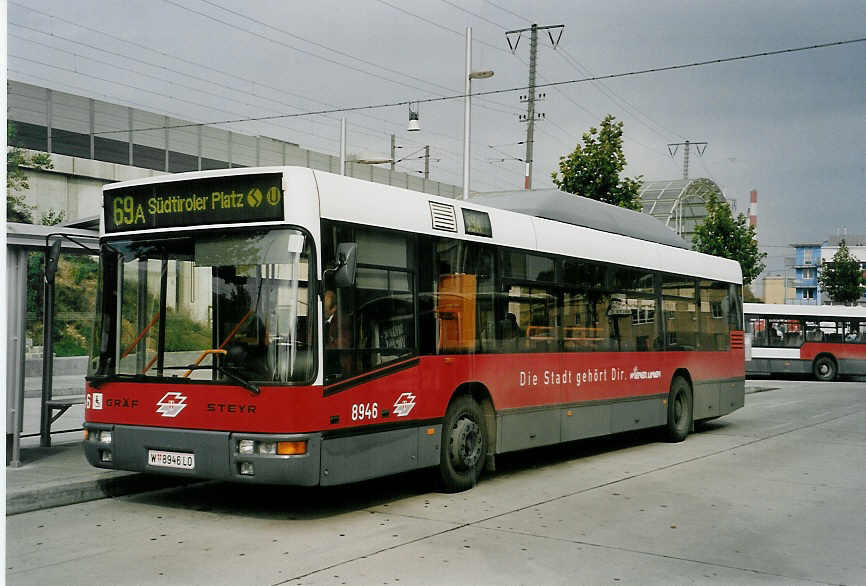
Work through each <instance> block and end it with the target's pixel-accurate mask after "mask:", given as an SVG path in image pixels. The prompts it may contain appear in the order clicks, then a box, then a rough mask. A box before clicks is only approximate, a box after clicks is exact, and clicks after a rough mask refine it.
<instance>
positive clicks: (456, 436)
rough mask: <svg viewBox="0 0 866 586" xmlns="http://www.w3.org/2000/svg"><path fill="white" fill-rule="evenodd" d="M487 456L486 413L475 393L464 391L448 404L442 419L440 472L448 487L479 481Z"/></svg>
mask: <svg viewBox="0 0 866 586" xmlns="http://www.w3.org/2000/svg"><path fill="white" fill-rule="evenodd" d="M486 456H487V428H486V427H485V425H484V415H483V413H482V412H481V407H479V406H478V403H476V402H475V401H474V400H473V399H472V397H470V396H468V395H463V396H460V397H458V398H456V399H455V400H454V401H452V402H451V405H449V406H448V411H447V412H446V413H445V420H444V422H443V423H442V450H441V454H440V461H439V472H440V474H441V476H442V483H443V485H444V486H445V489H446V490H448V491H452V492H459V491H463V490H467V489H470V488H472V487H473V486H475V485H476V484H477V483H478V478H479V477H480V476H481V471H482V470H483V469H484V463H485V461H486Z"/></svg>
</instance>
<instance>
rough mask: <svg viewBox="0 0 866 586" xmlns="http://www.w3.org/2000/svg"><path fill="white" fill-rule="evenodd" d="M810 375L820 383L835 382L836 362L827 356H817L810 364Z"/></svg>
mask: <svg viewBox="0 0 866 586" xmlns="http://www.w3.org/2000/svg"><path fill="white" fill-rule="evenodd" d="M812 373H813V374H814V375H815V378H816V379H818V380H820V381H827V382H829V381H832V380H836V361H835V360H833V359H832V358H830V357H829V356H819V357H818V358H816V359H815V363H814V364H812Z"/></svg>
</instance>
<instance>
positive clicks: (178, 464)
mask: <svg viewBox="0 0 866 586" xmlns="http://www.w3.org/2000/svg"><path fill="white" fill-rule="evenodd" d="M147 463H148V464H149V465H151V466H159V467H161V468H180V469H181V470H194V469H195V454H187V453H184V452H163V451H161V450H148V451H147Z"/></svg>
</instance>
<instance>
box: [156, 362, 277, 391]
mask: <svg viewBox="0 0 866 586" xmlns="http://www.w3.org/2000/svg"><path fill="white" fill-rule="evenodd" d="M164 368H165V370H203V369H205V368H216V369H217V370H218V371H219V372H221V373H222V374H224V375H226V376H227V377H229V378H230V379H232V380H233V381H235V382H236V383H238V384H239V385H240V386H242V387H243V388H245V389H246V390H248V391H249V392H251V393H252V394H254V395H258V394H259V393H261V392H262V391H261V389H260V388H259V387H257V386H256V385H254V384H253V383H251V382H250V381H248V380H246V379H245V378H243V377H241V376H239V375H237V374H236V373H234V372H232V371H231V370H229V369H228V368H227V367H225V366H219V365H217V364H213V365H211V364H208V365H196V364H189V365H187V366H166V367H164Z"/></svg>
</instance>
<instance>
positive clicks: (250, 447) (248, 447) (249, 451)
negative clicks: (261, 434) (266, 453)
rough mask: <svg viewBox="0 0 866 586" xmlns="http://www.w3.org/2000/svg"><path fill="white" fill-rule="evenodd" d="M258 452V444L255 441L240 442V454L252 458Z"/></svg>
mask: <svg viewBox="0 0 866 586" xmlns="http://www.w3.org/2000/svg"><path fill="white" fill-rule="evenodd" d="M255 450H256V442H254V441H253V440H241V441H239V442H238V453H240V454H243V455H244V456H252V455H253V454H254V453H255Z"/></svg>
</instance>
